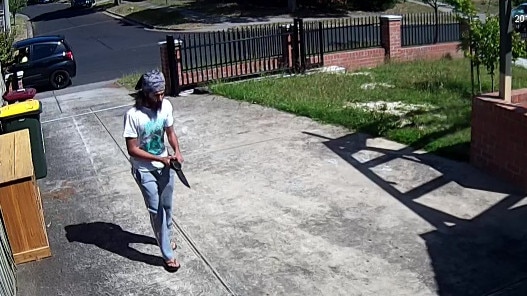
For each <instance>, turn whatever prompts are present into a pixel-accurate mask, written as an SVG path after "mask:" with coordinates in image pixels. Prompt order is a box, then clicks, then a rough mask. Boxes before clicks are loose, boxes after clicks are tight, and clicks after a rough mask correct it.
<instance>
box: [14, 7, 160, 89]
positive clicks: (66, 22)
mask: <svg viewBox="0 0 527 296" xmlns="http://www.w3.org/2000/svg"><path fill="white" fill-rule="evenodd" d="M23 13H24V14H26V15H28V16H29V17H30V18H31V19H32V21H33V24H34V35H35V36H39V35H48V34H53V35H54V34H61V35H64V36H65V37H66V40H67V42H68V43H69V44H70V45H71V46H72V47H73V52H74V57H75V59H76V61H77V76H76V77H75V78H74V79H73V85H83V84H88V83H94V82H100V81H107V80H112V79H117V78H120V77H122V76H123V75H125V74H129V73H134V72H144V71H146V70H149V69H151V68H155V67H159V65H160V56H159V46H158V44H157V42H159V41H163V40H165V37H166V33H160V32H152V31H147V30H144V29H143V28H142V27H139V26H133V25H129V24H126V23H124V22H121V21H120V20H117V19H114V18H112V17H109V16H107V15H105V14H103V13H101V12H95V11H94V10H90V9H85V10H71V9H69V5H67V4H60V3H50V4H39V5H32V6H29V7H27V8H26V9H24V11H23Z"/></svg>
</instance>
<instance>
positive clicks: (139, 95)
mask: <svg viewBox="0 0 527 296" xmlns="http://www.w3.org/2000/svg"><path fill="white" fill-rule="evenodd" d="M142 88H143V75H141V78H139V80H138V81H137V83H136V84H135V90H136V91H137V92H136V93H135V94H133V95H132V97H133V98H134V100H135V104H134V107H135V108H137V109H139V108H141V107H144V106H145V105H146V99H147V98H146V95H145V93H144V92H143V90H142Z"/></svg>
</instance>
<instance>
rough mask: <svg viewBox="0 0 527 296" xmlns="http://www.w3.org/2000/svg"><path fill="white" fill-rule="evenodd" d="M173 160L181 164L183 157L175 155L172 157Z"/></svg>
mask: <svg viewBox="0 0 527 296" xmlns="http://www.w3.org/2000/svg"><path fill="white" fill-rule="evenodd" d="M172 158H173V159H175V160H177V161H178V162H179V163H183V161H184V159H183V155H181V153H176V154H175V155H174V156H172Z"/></svg>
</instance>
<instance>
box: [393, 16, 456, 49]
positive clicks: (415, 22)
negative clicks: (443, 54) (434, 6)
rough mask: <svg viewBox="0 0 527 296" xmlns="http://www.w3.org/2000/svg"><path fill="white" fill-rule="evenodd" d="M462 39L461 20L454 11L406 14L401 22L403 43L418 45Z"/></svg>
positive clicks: (405, 44) (404, 44) (403, 44)
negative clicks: (436, 16) (436, 15)
mask: <svg viewBox="0 0 527 296" xmlns="http://www.w3.org/2000/svg"><path fill="white" fill-rule="evenodd" d="M460 39H461V34H460V22H459V21H458V19H457V18H456V16H455V15H454V14H453V13H442V12H441V13H439V14H438V19H437V24H436V18H435V14H434V13H421V14H408V15H404V16H403V18H402V23H401V45H402V46H416V45H427V44H434V43H444V42H456V41H459V40H460Z"/></svg>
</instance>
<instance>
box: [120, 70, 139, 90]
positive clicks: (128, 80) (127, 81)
mask: <svg viewBox="0 0 527 296" xmlns="http://www.w3.org/2000/svg"><path fill="white" fill-rule="evenodd" d="M141 75H142V74H141V73H132V74H129V75H125V76H123V77H121V79H119V80H117V84H119V85H120V86H122V87H124V88H126V89H127V90H130V91H134V90H135V85H136V84H137V81H139V78H141Z"/></svg>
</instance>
